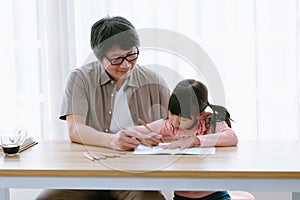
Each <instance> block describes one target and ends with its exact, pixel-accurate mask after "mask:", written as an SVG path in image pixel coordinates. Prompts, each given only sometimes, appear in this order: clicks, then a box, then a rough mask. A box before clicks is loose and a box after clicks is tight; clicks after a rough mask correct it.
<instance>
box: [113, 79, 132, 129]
mask: <svg viewBox="0 0 300 200" xmlns="http://www.w3.org/2000/svg"><path fill="white" fill-rule="evenodd" d="M124 85H126V83H123V85H122V86H121V88H120V89H119V90H118V91H116V93H115V103H114V110H113V112H112V119H111V123H110V132H111V133H117V132H118V131H119V130H121V129H122V128H124V127H129V126H133V125H134V124H133V120H132V118H131V114H130V110H129V107H128V101H127V95H126V93H125V92H124V90H123V88H124Z"/></svg>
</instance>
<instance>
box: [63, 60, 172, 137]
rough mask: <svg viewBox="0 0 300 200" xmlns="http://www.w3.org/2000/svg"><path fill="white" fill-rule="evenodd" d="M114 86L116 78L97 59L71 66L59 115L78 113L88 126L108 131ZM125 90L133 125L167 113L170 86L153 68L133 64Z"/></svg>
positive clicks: (162, 116)
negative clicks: (75, 67) (76, 66)
mask: <svg viewBox="0 0 300 200" xmlns="http://www.w3.org/2000/svg"><path fill="white" fill-rule="evenodd" d="M115 88H116V83H115V81H114V80H113V79H111V78H110V76H109V75H108V73H107V72H106V71H105V69H104V68H103V67H102V66H101V64H100V63H99V62H93V63H89V64H87V65H85V66H82V67H80V68H78V69H75V70H73V71H72V72H71V73H70V75H69V77H68V80H67V84H66V88H65V91H64V95H63V101H62V107H61V115H60V117H59V118H60V119H62V120H65V119H66V116H67V115H73V114H74V115H81V116H83V117H85V118H86V124H87V125H88V126H91V127H93V128H95V129H97V130H98V131H102V132H110V130H109V127H110V123H111V119H112V112H113V106H114V96H115V95H114V94H115V91H116V89H115ZM124 91H125V92H126V94H127V98H128V107H129V110H130V113H131V117H132V119H133V122H134V123H135V124H136V125H137V124H138V122H137V120H138V119H139V118H140V119H143V120H144V121H145V122H147V123H149V122H151V121H154V120H157V119H160V118H166V117H167V113H168V110H167V109H168V100H169V96H170V90H169V88H168V87H167V84H166V83H165V81H164V80H163V79H162V77H161V76H159V75H158V74H156V73H155V72H153V71H152V70H150V69H148V68H146V67H143V66H139V65H136V66H135V68H134V69H133V70H132V73H131V74H130V76H129V77H128V81H126V85H125V86H124ZM120 128H122V127H120Z"/></svg>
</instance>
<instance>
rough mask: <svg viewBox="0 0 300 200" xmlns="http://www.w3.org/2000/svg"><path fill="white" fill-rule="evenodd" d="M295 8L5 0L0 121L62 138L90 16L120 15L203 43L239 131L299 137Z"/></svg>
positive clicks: (157, 57) (185, 68)
mask: <svg viewBox="0 0 300 200" xmlns="http://www.w3.org/2000/svg"><path fill="white" fill-rule="evenodd" d="M299 11H300V7H299V1H298V0H276V1H272V0H263V1H255V0H243V1H238V0H202V1H199V0H189V1H185V0H164V1H148V0H127V1H122V0H74V1H71V0H70V1H68V0H65V1H59V0H18V1H17V0H14V1H11V0H5V1H2V2H1V7H0V22H1V28H2V30H1V33H0V34H1V35H0V42H1V50H0V72H1V74H0V81H1V82H0V89H1V94H2V95H1V99H0V108H1V117H0V120H1V125H0V128H2V127H3V128H6V127H12V126H18V127H22V128H25V129H28V130H29V131H30V132H31V133H32V134H34V135H35V136H36V137H39V138H45V139H55V138H66V137H67V134H66V131H65V129H64V123H63V122H60V121H59V120H58V115H59V109H60V102H61V94H62V91H63V88H64V83H65V80H66V77H67V74H68V72H69V70H70V69H72V68H75V67H78V66H80V65H81V64H82V63H83V62H86V60H87V58H89V56H90V55H91V50H90V47H89V37H90V28H91V26H92V25H93V23H95V22H96V21H97V20H98V19H100V18H102V17H104V16H106V15H110V16H116V15H120V16H124V17H126V18H127V19H129V20H130V21H131V22H132V23H133V24H134V25H135V27H136V28H137V29H138V30H143V29H146V28H152V29H164V30H169V31H173V32H176V33H178V34H181V35H184V36H185V37H187V38H189V39H190V40H192V41H194V42H195V43H196V44H198V45H200V46H201V47H202V49H203V50H204V51H205V52H206V53H207V54H208V56H209V57H210V59H211V60H212V62H213V63H214V65H215V66H216V68H217V71H218V73H219V75H220V77H221V80H222V84H223V87H224V93H225V103H224V104H225V105H224V106H226V107H227V108H228V110H229V111H230V113H231V116H232V118H233V119H234V120H235V122H234V123H233V128H234V129H235V130H236V132H237V133H238V135H239V138H240V139H241V140H242V139H281V140H285V139H291V140H293V139H299V138H300V123H299V122H300V68H299V58H300V54H299V28H300V24H299V19H300V16H299ZM174 42H175V41H174ZM141 48H142V49H143V47H142V46H141ZM141 53H142V54H141V56H140V60H139V62H140V64H145V65H150V64H151V65H157V66H168V67H170V68H171V69H173V71H176V72H179V73H180V74H181V75H182V76H183V77H184V78H197V77H198V76H195V71H193V67H191V66H190V63H189V62H188V60H183V59H182V57H180V55H179V56H178V55H177V57H176V55H175V56H174V55H170V53H168V52H163V51H161V50H159V51H156V52H155V50H151V51H146V50H142V51H141ZM162 75H163V76H165V77H166V79H167V80H171V83H170V86H171V87H172V86H173V85H174V84H175V83H176V81H174V80H172V78H170V77H172V73H169V74H168V73H164V74H162ZM202 78H204V79H205V77H202ZM175 80H176V79H175ZM210 92H212V91H210ZM212 103H214V102H212Z"/></svg>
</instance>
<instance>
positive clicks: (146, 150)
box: [133, 143, 215, 155]
mask: <svg viewBox="0 0 300 200" xmlns="http://www.w3.org/2000/svg"><path fill="white" fill-rule="evenodd" d="M164 145H166V143H160V144H159V145H158V146H154V147H148V146H145V145H143V144H140V145H139V146H138V147H137V148H136V149H135V150H134V151H133V154H140V155H142V154H191V155H200V154H215V147H192V148H186V149H179V148H176V149H163V148H162V147H163V146H164Z"/></svg>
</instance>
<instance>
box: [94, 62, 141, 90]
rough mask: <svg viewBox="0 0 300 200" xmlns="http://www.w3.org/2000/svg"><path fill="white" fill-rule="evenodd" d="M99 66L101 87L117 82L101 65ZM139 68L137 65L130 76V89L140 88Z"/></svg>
mask: <svg viewBox="0 0 300 200" xmlns="http://www.w3.org/2000/svg"><path fill="white" fill-rule="evenodd" d="M98 66H99V68H100V73H101V75H100V85H101V86H102V85H105V84H107V83H110V82H112V81H113V82H115V81H114V80H113V79H112V78H111V77H110V76H109V74H108V73H107V72H106V71H105V69H104V67H103V66H102V65H101V63H100V62H99V63H98ZM138 67H139V66H138V65H136V66H135V67H134V68H133V70H132V71H131V74H130V76H129V77H128V84H127V85H128V86H130V87H139V83H138V69H137V68H138Z"/></svg>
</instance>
